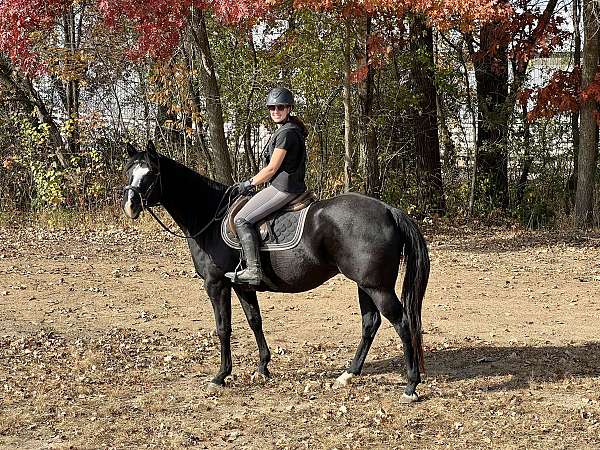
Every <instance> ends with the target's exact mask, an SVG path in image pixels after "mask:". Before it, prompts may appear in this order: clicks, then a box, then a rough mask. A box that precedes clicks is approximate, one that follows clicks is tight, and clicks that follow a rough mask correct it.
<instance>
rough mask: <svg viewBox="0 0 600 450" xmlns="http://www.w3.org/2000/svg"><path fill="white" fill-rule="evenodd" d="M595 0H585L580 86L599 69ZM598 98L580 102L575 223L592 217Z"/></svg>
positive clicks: (577, 224)
mask: <svg viewBox="0 0 600 450" xmlns="http://www.w3.org/2000/svg"><path fill="white" fill-rule="evenodd" d="M595 3H596V2H595V1H594V0H583V36H584V43H583V67H582V71H581V89H582V90H583V89H585V88H587V87H588V85H589V84H590V83H592V82H593V81H594V77H595V75H596V72H597V69H598V56H599V45H598V36H597V33H598V26H599V21H598V15H597V11H596V9H595ZM597 106H598V105H597V102H596V101H594V100H588V101H587V102H585V103H584V104H583V105H582V106H581V124H580V130H579V139H580V148H579V161H578V166H577V167H578V169H577V173H578V175H577V192H576V194H575V225H576V226H578V227H585V226H586V225H589V224H591V222H592V218H593V194H594V185H595V182H594V175H595V174H596V161H597V155H598V137H597V127H598V125H597V124H596V119H595V117H594V115H595V113H596V111H597Z"/></svg>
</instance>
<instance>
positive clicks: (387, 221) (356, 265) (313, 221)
mask: <svg viewBox="0 0 600 450" xmlns="http://www.w3.org/2000/svg"><path fill="white" fill-rule="evenodd" d="M391 211H392V207H391V206H389V205H387V204H385V203H383V202H381V201H379V200H376V199H374V198H371V197H367V196H365V195H361V194H355V193H349V194H341V195H338V196H336V197H333V198H331V199H328V200H323V201H320V202H318V203H316V204H315V205H313V207H312V211H311V214H309V216H308V217H307V221H306V228H305V236H304V237H303V240H306V242H307V243H311V242H312V244H313V246H314V247H315V248H318V249H321V252H320V253H321V255H322V256H321V257H322V258H323V259H324V260H326V261H329V262H330V263H332V264H335V266H337V267H338V269H339V270H340V271H341V272H342V273H343V274H344V275H346V276H347V277H348V278H350V279H353V280H355V281H357V282H359V283H362V284H364V285H381V284H384V285H390V284H391V285H393V284H394V283H395V281H396V278H397V275H398V266H399V263H400V259H401V255H402V239H401V237H400V234H399V233H398V229H397V225H396V222H395V220H394V217H393V214H392V213H391Z"/></svg>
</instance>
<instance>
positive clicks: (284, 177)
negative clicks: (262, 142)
mask: <svg viewBox="0 0 600 450" xmlns="http://www.w3.org/2000/svg"><path fill="white" fill-rule="evenodd" d="M282 133H296V135H297V136H298V142H299V143H300V148H297V149H286V150H287V154H286V155H285V158H284V159H283V162H282V163H281V166H280V167H279V169H278V170H277V172H275V175H273V177H272V178H271V179H270V180H269V183H270V184H271V185H273V186H274V187H275V188H277V189H279V190H280V191H283V192H291V193H298V194H301V193H302V192H305V191H306V184H305V183H304V176H305V174H306V139H305V137H304V134H303V133H302V129H301V128H300V127H299V126H298V125H296V124H295V123H293V122H286V123H285V124H283V125H282V126H280V127H279V128H278V129H277V130H276V131H275V132H274V133H273V135H272V136H271V138H270V139H269V141H268V142H267V145H266V146H265V148H264V150H263V153H262V157H263V163H264V165H265V166H266V165H268V164H269V161H271V157H272V156H273V152H274V151H275V143H276V141H277V137H278V136H280V135H281V134H282ZM294 151H295V152H298V153H297V154H299V156H300V157H299V161H298V164H296V165H295V167H288V165H289V164H286V160H287V159H288V158H292V157H293V152H294Z"/></svg>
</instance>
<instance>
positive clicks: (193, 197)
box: [160, 155, 228, 232]
mask: <svg viewBox="0 0 600 450" xmlns="http://www.w3.org/2000/svg"><path fill="white" fill-rule="evenodd" d="M160 171H161V177H162V178H163V183H164V184H165V187H166V186H167V185H168V188H165V191H164V192H163V206H165V207H168V209H169V212H170V213H171V216H173V218H174V219H175V220H176V221H177V220H183V221H185V223H186V225H187V227H188V230H189V231H190V232H192V231H193V230H194V229H196V228H198V227H201V226H203V225H204V224H205V223H207V221H208V220H209V219H211V218H212V217H213V215H214V214H216V213H217V209H219V207H221V206H223V203H222V202H223V201H225V200H226V199H225V198H224V197H225V194H226V191H227V188H228V186H226V185H224V184H222V183H219V182H217V181H214V180H211V179H210V178H208V177H205V176H204V175H200V174H199V173H198V172H196V171H195V170H193V169H191V168H189V167H187V166H185V165H184V164H182V163H180V162H178V161H175V160H173V159H171V158H168V157H166V156H163V155H161V156H160Z"/></svg>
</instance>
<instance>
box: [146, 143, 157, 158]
mask: <svg viewBox="0 0 600 450" xmlns="http://www.w3.org/2000/svg"><path fill="white" fill-rule="evenodd" d="M146 151H147V152H148V154H149V155H150V156H151V157H153V158H157V157H158V153H157V152H156V147H155V146H154V142H152V141H148V144H146Z"/></svg>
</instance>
